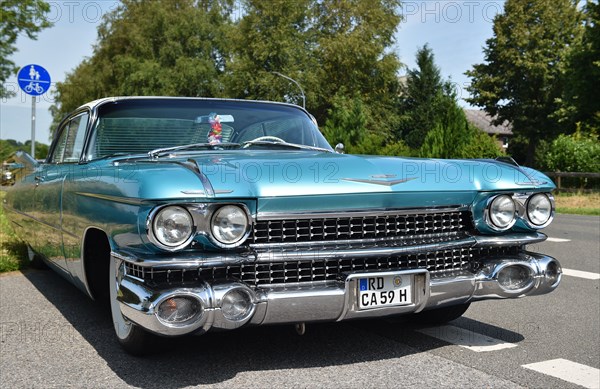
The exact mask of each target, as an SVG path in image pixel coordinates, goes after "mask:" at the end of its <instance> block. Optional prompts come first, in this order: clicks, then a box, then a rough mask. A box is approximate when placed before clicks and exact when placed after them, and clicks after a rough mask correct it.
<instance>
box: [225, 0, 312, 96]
mask: <svg viewBox="0 0 600 389" xmlns="http://www.w3.org/2000/svg"><path fill="white" fill-rule="evenodd" d="M312 3H313V1H312V0H298V1H282V0H277V1H260V0H246V1H244V2H243V6H244V16H243V17H242V18H241V19H240V21H239V23H238V24H237V26H235V28H232V29H231V30H230V32H229V34H228V37H229V41H230V42H232V58H231V63H230V64H229V66H228V70H229V72H228V74H227V76H226V87H227V93H228V95H229V96H230V97H238V98H250V99H262V100H275V101H288V102H290V103H296V104H300V103H301V101H302V97H301V93H300V90H299V89H298V87H297V86H296V85H294V84H293V83H291V82H290V81H288V80H286V79H285V78H282V77H281V76H279V75H277V74H275V73H274V72H279V73H281V74H284V75H287V76H289V77H291V78H292V79H294V80H296V81H297V82H298V83H299V84H300V85H303V86H304V88H303V89H304V90H306V93H307V101H308V102H309V104H311V105H312V102H313V101H314V99H315V88H314V86H315V85H317V81H316V79H315V77H314V72H313V70H314V69H316V68H317V63H316V62H315V58H314V55H312V52H311V50H312V47H313V46H314V42H315V38H314V36H313V33H314V31H312V30H311V25H310V22H311V17H310V13H311V7H312Z"/></svg>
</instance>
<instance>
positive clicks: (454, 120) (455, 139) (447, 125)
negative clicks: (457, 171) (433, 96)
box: [419, 95, 502, 158]
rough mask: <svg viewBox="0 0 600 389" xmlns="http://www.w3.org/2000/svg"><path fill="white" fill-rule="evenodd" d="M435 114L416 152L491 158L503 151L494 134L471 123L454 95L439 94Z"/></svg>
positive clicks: (438, 156)
mask: <svg viewBox="0 0 600 389" xmlns="http://www.w3.org/2000/svg"><path fill="white" fill-rule="evenodd" d="M437 99H438V101H436V102H435V105H436V107H437V109H438V110H439V111H438V113H437V116H438V117H437V118H436V119H435V124H434V127H433V128H432V129H431V130H430V131H429V132H427V135H426V136H425V139H424V140H423V145H422V146H421V148H420V150H419V155H420V156H421V157H425V158H494V157H497V156H500V155H502V152H501V151H500V149H499V148H498V146H497V144H496V141H495V138H492V137H490V136H488V135H487V134H485V133H484V132H482V131H481V130H479V129H478V128H476V127H475V126H473V125H471V124H470V123H469V122H468V121H467V117H466V115H465V112H464V111H463V109H462V108H461V107H460V106H459V105H458V103H457V102H456V96H454V95H441V96H438V98H437Z"/></svg>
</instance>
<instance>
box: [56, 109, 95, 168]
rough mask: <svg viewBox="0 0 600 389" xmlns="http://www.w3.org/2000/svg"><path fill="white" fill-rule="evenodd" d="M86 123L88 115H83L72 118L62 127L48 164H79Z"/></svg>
mask: <svg viewBox="0 0 600 389" xmlns="http://www.w3.org/2000/svg"><path fill="white" fill-rule="evenodd" d="M87 122H88V114H87V113H84V114H82V115H79V116H77V117H74V118H73V119H71V120H70V121H69V123H67V124H66V125H65V127H63V131H62V133H61V134H60V138H59V139H58V142H57V144H56V149H55V150H54V154H53V155H52V158H51V161H50V162H52V163H61V162H79V157H80V156H81V152H82V151H83V142H84V140H85V129H86V127H87Z"/></svg>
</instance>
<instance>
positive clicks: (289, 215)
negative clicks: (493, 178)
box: [256, 205, 469, 221]
mask: <svg viewBox="0 0 600 389" xmlns="http://www.w3.org/2000/svg"><path fill="white" fill-rule="evenodd" d="M468 210H469V207H468V206H466V205H455V206H451V207H444V208H407V209H372V210H368V211H364V210H348V211H338V212H313V213H306V212H258V213H257V215H256V220H258V221H262V220H286V219H302V220H306V219H327V218H333V219H335V218H351V217H362V216H394V215H400V216H402V215H414V214H431V213H445V212H461V211H468Z"/></svg>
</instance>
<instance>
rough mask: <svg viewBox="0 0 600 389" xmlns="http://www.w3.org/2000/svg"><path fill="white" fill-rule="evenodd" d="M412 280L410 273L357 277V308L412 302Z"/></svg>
mask: <svg viewBox="0 0 600 389" xmlns="http://www.w3.org/2000/svg"><path fill="white" fill-rule="evenodd" d="M412 280H413V277H412V275H410V274H405V275H400V274H395V275H394V274H392V275H385V276H377V275H373V276H372V277H364V278H359V279H358V282H357V288H358V293H357V294H358V309H372V308H381V307H390V306H395V305H407V304H412Z"/></svg>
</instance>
